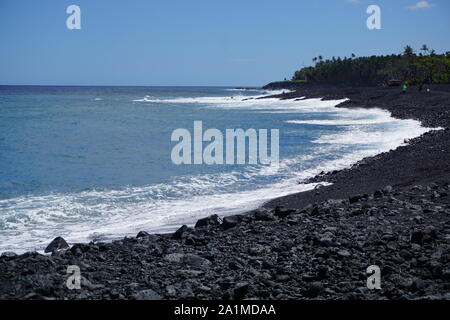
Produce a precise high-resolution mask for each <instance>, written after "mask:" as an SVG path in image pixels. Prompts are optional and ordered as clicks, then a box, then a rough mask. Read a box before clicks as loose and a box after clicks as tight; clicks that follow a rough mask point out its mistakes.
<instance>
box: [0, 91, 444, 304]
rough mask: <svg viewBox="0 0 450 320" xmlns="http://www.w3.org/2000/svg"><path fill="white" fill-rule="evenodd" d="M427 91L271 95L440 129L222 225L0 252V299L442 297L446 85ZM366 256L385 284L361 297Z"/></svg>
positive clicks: (204, 222)
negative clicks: (73, 282)
mask: <svg viewBox="0 0 450 320" xmlns="http://www.w3.org/2000/svg"><path fill="white" fill-rule="evenodd" d="M430 88H431V92H420V93H419V92H416V89H415V88H411V89H410V92H408V93H407V94H404V95H403V94H402V93H401V92H400V90H399V89H398V88H388V89H382V88H335V89H331V88H319V89H316V88H308V89H307V90H303V91H302V90H298V91H296V92H291V93H286V94H282V95H277V96H276V97H279V98H281V99H285V98H297V97H302V96H306V97H307V98H314V97H323V98H324V99H341V98H344V97H346V98H349V99H350V100H349V101H347V102H344V103H343V104H341V105H339V106H338V107H345V108H355V107H357V108H373V107H378V108H382V109H386V110H388V111H390V112H391V113H392V115H393V116H394V117H396V118H401V119H411V118H413V119H415V120H419V121H421V123H422V124H423V125H426V126H429V127H442V128H446V129H444V130H439V131H432V132H430V133H427V134H424V135H422V136H420V137H418V138H415V139H413V140H412V141H410V142H409V144H407V145H405V146H401V147H399V148H397V149H395V150H393V151H390V152H386V153H382V154H379V155H377V156H375V157H371V158H366V159H364V160H362V161H360V162H359V163H357V164H355V165H354V166H353V167H351V168H350V169H345V170H341V171H338V172H332V173H327V174H323V175H319V176H316V177H315V178H313V179H311V181H314V182H321V181H329V182H333V184H332V185H330V186H327V187H321V188H320V189H318V190H311V191H307V192H302V193H299V194H293V195H288V196H285V197H282V198H277V199H274V200H272V201H269V202H268V203H266V204H265V205H263V207H262V208H260V209H258V210H254V211H252V212H249V213H248V214H246V215H235V216H231V217H226V218H224V220H223V223H222V224H220V222H219V221H218V220H217V219H216V218H215V217H209V218H205V219H201V220H199V222H198V223H197V227H196V228H188V227H182V228H180V229H179V231H177V232H176V233H175V234H174V235H173V236H172V235H149V234H146V233H141V234H140V235H139V237H136V238H125V239H123V240H117V241H113V242H112V243H90V244H75V245H74V246H72V247H71V248H70V249H69V250H61V251H58V252H56V251H55V252H54V253H53V254H52V255H51V256H44V255H39V254H36V253H25V254H23V255H20V256H13V255H10V256H3V257H1V258H0V271H1V272H0V284H1V286H0V287H1V289H0V298H2V299H12V298H28V299H34V298H37V299H45V298H59V299H61V298H69V299H101V298H104V299H159V298H166V299H210V298H216V299H243V298H255V299H353V298H356V299H402V298H408V299H410V298H430V299H431V298H440V299H442V298H444V299H450V296H449V295H448V293H447V292H448V282H447V281H448V276H449V275H450V270H447V269H444V268H443V267H442V266H445V263H446V262H447V263H448V260H447V259H449V254H448V252H449V244H448V239H447V238H446V234H447V235H448V231H449V228H450V223H449V214H450V205H449V204H450V202H449V196H448V193H449V192H450V191H449V187H450V164H449V161H448V159H450V131H449V129H448V128H449V127H450V105H449V104H450V99H449V98H450V90H449V88H450V87H449V86H431V87H430ZM416 185H420V187H416ZM331 199H341V200H333V201H329V200H331ZM422 200H426V201H427V202H423V201H422ZM419 207H420V208H419ZM402 208H403V209H405V210H403V209H402ZM418 217H421V218H420V219H419V218H418ZM414 219H415V220H414ZM418 221H420V223H419V222H418ZM429 227H433V230H431V231H430V230H428V229H430V228H429ZM427 228H428V229H427ZM365 233H367V234H366V237H364V234H365ZM50 240H51V239H49V241H50ZM403 251H404V252H403ZM385 252H388V253H390V255H389V254H387V255H386V256H384V255H385ZM402 252H403V253H402ZM436 252H439V253H440V255H437V254H436ZM400 253H402V254H400ZM431 257H433V258H431ZM419 258H420V259H422V260H423V261H422V260H421V261H419V260H420V259H419ZM399 259H403V260H401V261H400V260H399ZM414 259H415V262H414ZM436 259H437V260H436ZM377 261H378V262H379V263H378V264H380V267H381V268H382V271H383V273H384V271H386V270H387V271H386V273H387V275H389V277H388V284H391V286H389V285H388V286H387V287H385V288H383V289H382V290H380V291H376V292H372V291H370V290H368V289H367V288H364V286H365V279H366V278H365V273H364V272H365V267H367V266H369V265H372V264H376V263H375V262H377ZM436 261H438V262H440V267H439V263H436ZM69 264H70V265H79V266H80V269H81V270H82V275H83V277H84V278H83V279H84V280H82V289H81V290H73V291H70V290H68V289H67V288H65V287H64V284H65V279H66V277H67V274H66V269H65V266H67V265H69ZM403 264H405V267H406V265H408V267H409V269H410V270H409V271H405V270H403V272H399V271H398V268H397V266H396V265H403ZM364 266H365V267H364ZM436 268H437V269H436ZM439 268H440V269H439ZM438 269H439V270H438ZM405 274H406V276H405ZM17 279H19V280H17ZM180 279H181V280H180ZM17 281H18V283H17ZM433 281H434V282H433ZM399 283H400V284H401V285H399Z"/></svg>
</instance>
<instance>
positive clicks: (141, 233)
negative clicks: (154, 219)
mask: <svg viewBox="0 0 450 320" xmlns="http://www.w3.org/2000/svg"><path fill="white" fill-rule="evenodd" d="M149 236H150V233H148V232H146V231H139V233H138V234H137V236H136V238H145V237H149Z"/></svg>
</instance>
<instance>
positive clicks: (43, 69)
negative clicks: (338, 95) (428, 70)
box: [0, 0, 450, 86]
mask: <svg viewBox="0 0 450 320" xmlns="http://www.w3.org/2000/svg"><path fill="white" fill-rule="evenodd" d="M418 3H419V4H418ZM72 4H75V5H78V6H79V7H80V8H81V30H69V29H67V27H66V19H67V17H68V14H66V8H67V7H68V6H69V5H72ZM371 4H376V5H379V6H380V8H381V13H382V29H381V30H369V29H367V27H366V19H367V17H368V15H367V14H366V9H367V7H368V6H369V5H371ZM417 4H418V5H417ZM449 30H450V1H448V0H430V1H417V0H384V1H382V0H380V1H366V0H359V1H358V0H278V1H273V0H270V1H266V0H257V1H253V0H246V1H245V0H239V1H237V0H226V1H216V0H191V1H187V0H179V1H178V0H161V1H160V0H132V1H130V0H128V1H124V0H114V1H112V0H70V1H66V0H39V1H36V0H0V84H36V85H55V84H56V85H186V86H195V85H216V86H259V85H263V84H265V83H267V82H270V81H273V80H282V79H283V78H285V77H287V78H290V77H291V76H292V74H293V72H294V71H295V70H297V69H299V68H300V67H302V66H303V65H310V64H311V63H312V61H311V59H312V58H313V57H314V56H317V55H322V56H324V57H331V56H349V55H350V54H351V53H355V54H356V55H358V56H360V55H372V54H386V53H398V52H401V51H402V48H403V47H404V46H405V45H406V44H410V45H412V46H413V47H415V48H419V47H420V46H421V45H422V44H424V43H426V44H428V45H429V46H430V47H431V48H433V49H435V50H436V51H437V52H443V51H450V36H449Z"/></svg>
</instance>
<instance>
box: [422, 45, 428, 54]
mask: <svg viewBox="0 0 450 320" xmlns="http://www.w3.org/2000/svg"><path fill="white" fill-rule="evenodd" d="M420 51H423V52H424V53H425V54H427V53H428V51H430V48H428V46H427V45H426V44H424V45H422V47H421V48H420Z"/></svg>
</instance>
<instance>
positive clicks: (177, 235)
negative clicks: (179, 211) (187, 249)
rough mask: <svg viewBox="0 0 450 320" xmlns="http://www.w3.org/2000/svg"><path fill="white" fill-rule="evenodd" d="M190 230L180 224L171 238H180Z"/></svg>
mask: <svg viewBox="0 0 450 320" xmlns="http://www.w3.org/2000/svg"><path fill="white" fill-rule="evenodd" d="M190 231H192V229H191V228H189V227H188V226H187V225H183V226H181V227H180V228H179V229H178V230H177V231H175V233H174V234H173V235H172V239H175V240H181V239H183V238H185V237H186V235H187V234H188V233H189V232H190Z"/></svg>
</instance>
